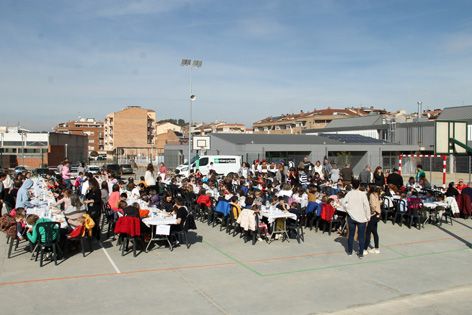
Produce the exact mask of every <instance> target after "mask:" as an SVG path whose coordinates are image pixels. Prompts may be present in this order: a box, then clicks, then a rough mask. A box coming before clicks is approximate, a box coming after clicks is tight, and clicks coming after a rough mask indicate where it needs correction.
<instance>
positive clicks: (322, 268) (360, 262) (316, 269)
mask: <svg viewBox="0 0 472 315" xmlns="http://www.w3.org/2000/svg"><path fill="white" fill-rule="evenodd" d="M463 251H471V249H470V248H460V249H453V250H447V251H442V252H433V253H423V254H417V255H410V256H401V257H394V258H386V259H377V260H360V261H359V262H356V263H348V264H338V265H328V266H321V267H314V268H307V269H298V270H292V271H283V272H274V273H266V274H264V275H263V276H264V277H274V276H283V275H290V274H296V273H305V272H315V271H321V270H328V269H336V268H343V267H349V266H357V265H364V264H379V263H384V262H391V261H398V260H406V259H412V258H418V257H426V256H435V255H443V254H448V253H455V252H463Z"/></svg>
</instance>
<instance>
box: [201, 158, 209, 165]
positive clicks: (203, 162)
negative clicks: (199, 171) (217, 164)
mask: <svg viewBox="0 0 472 315" xmlns="http://www.w3.org/2000/svg"><path fill="white" fill-rule="evenodd" d="M199 165H200V166H207V165H208V158H207V157H205V158H201V159H200V163H199Z"/></svg>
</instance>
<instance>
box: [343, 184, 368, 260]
mask: <svg viewBox="0 0 472 315" xmlns="http://www.w3.org/2000/svg"><path fill="white" fill-rule="evenodd" d="M351 184H352V188H353V190H351V191H350V192H348V193H347V195H346V197H344V199H343V206H344V209H345V210H346V212H347V213H348V218H347V222H348V225H349V238H348V241H347V254H348V255H349V256H350V255H352V251H353V242H354V233H355V232H356V227H357V229H358V231H357V233H358V237H359V253H358V256H359V258H362V257H363V251H364V240H365V229H366V225H367V222H369V220H370V205H369V200H368V199H367V194H366V193H365V192H364V191H360V190H359V185H360V183H359V181H358V180H356V179H355V180H353V181H352V182H351Z"/></svg>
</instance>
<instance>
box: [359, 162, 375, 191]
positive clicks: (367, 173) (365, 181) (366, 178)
mask: <svg viewBox="0 0 472 315" xmlns="http://www.w3.org/2000/svg"><path fill="white" fill-rule="evenodd" d="M359 182H360V183H361V185H362V186H364V187H367V186H368V185H369V184H370V183H371V182H372V172H371V169H370V166H369V165H366V167H365V168H364V170H362V172H361V173H360V174H359Z"/></svg>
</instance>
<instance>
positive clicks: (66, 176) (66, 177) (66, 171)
mask: <svg viewBox="0 0 472 315" xmlns="http://www.w3.org/2000/svg"><path fill="white" fill-rule="evenodd" d="M61 175H62V179H63V180H64V184H65V185H66V188H67V189H72V183H71V181H70V177H71V174H70V163H69V162H66V163H64V166H63V167H62V172H61Z"/></svg>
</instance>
